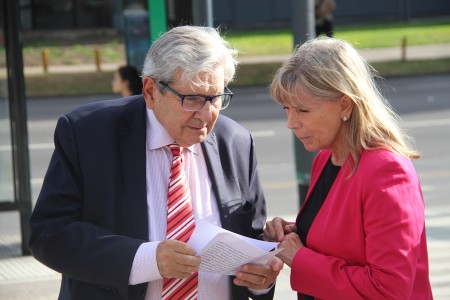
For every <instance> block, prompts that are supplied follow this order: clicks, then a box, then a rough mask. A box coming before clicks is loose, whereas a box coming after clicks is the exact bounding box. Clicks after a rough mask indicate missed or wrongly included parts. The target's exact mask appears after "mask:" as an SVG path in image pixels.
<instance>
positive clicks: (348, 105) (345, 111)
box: [341, 95, 355, 118]
mask: <svg viewBox="0 0 450 300" xmlns="http://www.w3.org/2000/svg"><path fill="white" fill-rule="evenodd" d="M354 104H355V103H353V100H352V99H350V98H349V97H348V96H346V95H344V96H342V101H341V111H342V115H345V116H347V117H348V118H350V116H351V114H352V111H353V105H354Z"/></svg>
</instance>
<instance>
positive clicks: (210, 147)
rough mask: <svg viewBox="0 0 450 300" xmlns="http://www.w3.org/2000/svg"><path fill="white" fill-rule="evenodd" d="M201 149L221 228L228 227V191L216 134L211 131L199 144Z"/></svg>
mask: <svg viewBox="0 0 450 300" xmlns="http://www.w3.org/2000/svg"><path fill="white" fill-rule="evenodd" d="M201 146H202V150H203V153H204V156H205V161H206V166H207V169H208V174H209V178H210V179H211V184H212V188H213V192H214V195H215V196H216V201H217V205H218V207H219V211H220V220H221V222H222V227H223V228H226V229H228V228H230V224H228V223H229V220H230V218H228V215H229V209H228V205H227V199H228V198H229V193H227V189H226V182H225V178H224V175H223V167H222V165H221V162H220V156H219V147H218V143H217V140H216V134H215V133H214V132H211V133H210V134H209V135H208V136H207V137H206V139H205V141H204V142H203V143H202V144H201Z"/></svg>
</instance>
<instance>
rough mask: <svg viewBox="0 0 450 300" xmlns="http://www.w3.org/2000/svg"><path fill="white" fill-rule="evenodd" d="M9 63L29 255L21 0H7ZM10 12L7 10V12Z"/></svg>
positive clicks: (17, 188) (17, 194) (17, 178)
mask: <svg viewBox="0 0 450 300" xmlns="http://www.w3.org/2000/svg"><path fill="white" fill-rule="evenodd" d="M2 3H3V12H4V15H3V17H4V18H5V40H6V43H5V44H6V62H7V63H6V65H7V69H8V92H9V105H10V121H11V144H12V156H13V172H14V198H15V199H14V200H15V202H16V203H17V207H18V209H19V213H20V225H21V236H22V254H23V255H29V254H30V250H29V248H28V239H29V236H30V231H29V226H28V220H29V219H30V215H31V188H30V160H29V155H28V131H27V109H26V99H25V79H24V76H23V58H22V44H21V39H20V37H19V35H20V12H19V1H14V0H11V1H10V0H7V1H6V0H4V1H2ZM6 12H7V13H6Z"/></svg>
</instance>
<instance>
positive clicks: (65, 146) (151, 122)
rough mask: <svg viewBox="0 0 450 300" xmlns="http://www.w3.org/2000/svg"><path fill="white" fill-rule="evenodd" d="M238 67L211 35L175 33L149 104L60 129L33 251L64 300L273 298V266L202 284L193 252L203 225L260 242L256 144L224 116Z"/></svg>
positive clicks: (154, 69)
mask: <svg viewBox="0 0 450 300" xmlns="http://www.w3.org/2000/svg"><path fill="white" fill-rule="evenodd" d="M234 56H235V50H232V49H230V48H229V47H228V45H227V43H226V42H225V41H224V40H223V38H222V37H221V36H220V34H219V33H218V32H217V31H216V30H215V29H213V28H204V27H194V26H181V27H177V28H174V29H172V30H170V31H168V32H167V33H165V34H164V35H162V36H161V37H160V38H159V39H158V40H157V41H156V42H155V43H153V45H152V47H151V48H150V51H149V53H148V55H147V57H146V60H145V64H144V67H143V95H139V96H132V97H128V98H123V99H117V100H112V101H104V102H99V103H93V104H89V105H86V106H84V107H81V108H78V109H76V110H74V111H72V112H70V113H68V114H66V115H64V116H63V117H61V118H60V119H59V121H58V124H57V127H56V131H55V152H54V154H53V157H52V159H51V162H50V166H49V168H48V171H47V174H46V176H45V180H44V184H43V187H42V190H41V193H40V195H39V198H38V201H37V203H36V207H35V209H34V211H33V214H32V217H31V221H30V223H31V230H32V234H31V238H30V247H31V250H32V253H33V255H34V256H35V257H36V258H37V259H38V260H39V261H41V262H42V263H44V264H45V265H47V266H49V267H51V268H52V269H54V270H56V271H58V272H61V273H62V284H61V291H60V299H206V300H209V299H248V297H250V298H254V299H272V298H273V293H274V281H275V279H276V276H277V275H278V273H279V271H280V270H281V268H282V265H283V264H282V262H281V260H279V259H278V258H274V259H273V260H272V261H271V262H270V263H269V264H268V265H256V264H247V265H244V266H242V268H241V271H240V272H238V273H237V274H236V276H235V277H230V276H226V275H222V274H212V273H203V272H198V270H199V265H200V262H201V257H198V256H197V255H196V253H195V252H194V250H193V249H192V248H191V247H190V246H189V245H188V244H187V243H186V242H187V241H188V240H189V237H190V235H191V234H192V231H193V230H194V227H195V223H196V221H198V220H206V221H209V222H211V223H213V224H216V225H219V226H221V227H223V228H225V229H228V230H231V231H233V232H236V233H239V234H242V235H246V236H249V237H253V238H256V237H258V236H259V235H260V234H261V233H262V231H263V226H264V223H265V219H266V214H265V201H264V196H263V192H262V188H261V184H260V181H259V178H258V172H257V169H256V157H255V148H254V144H253V140H252V137H251V135H250V133H249V132H248V131H247V130H245V129H244V128H243V127H241V126H240V125H238V124H237V123H235V122H234V121H232V120H231V119H229V118H227V117H224V116H220V115H219V112H220V110H222V109H225V108H226V107H227V106H228V105H229V103H230V100H231V97H232V93H231V92H230V91H229V90H228V88H227V87H226V86H227V84H228V83H229V82H230V81H231V80H232V79H233V77H234V73H235V66H236V60H235V58H234Z"/></svg>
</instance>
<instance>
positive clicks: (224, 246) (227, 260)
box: [188, 220, 281, 275]
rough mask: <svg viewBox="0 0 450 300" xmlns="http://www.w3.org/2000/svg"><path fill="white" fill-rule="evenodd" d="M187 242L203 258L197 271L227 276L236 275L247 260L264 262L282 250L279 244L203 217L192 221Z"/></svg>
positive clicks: (248, 261)
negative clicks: (214, 222)
mask: <svg viewBox="0 0 450 300" xmlns="http://www.w3.org/2000/svg"><path fill="white" fill-rule="evenodd" d="M188 244H189V245H191V247H192V248H194V249H195V251H196V252H197V254H198V255H200V257H201V258H202V262H201V264H200V271H202V272H214V273H220V274H226V275H235V274H236V272H237V271H238V270H239V267H240V266H242V265H244V264H246V263H250V262H251V263H257V264H266V263H267V262H268V261H269V260H270V259H271V258H272V257H273V256H275V255H276V254H277V253H278V252H280V251H281V249H277V246H278V243H272V242H264V241H260V240H256V239H251V238H248V237H245V236H242V235H239V234H236V233H234V232H231V231H228V230H225V229H223V228H221V227H218V226H216V225H213V224H211V223H209V222H206V221H203V220H200V221H198V222H196V223H195V230H194V233H193V234H192V236H191V238H190V240H189V242H188ZM274 249H275V250H274Z"/></svg>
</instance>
